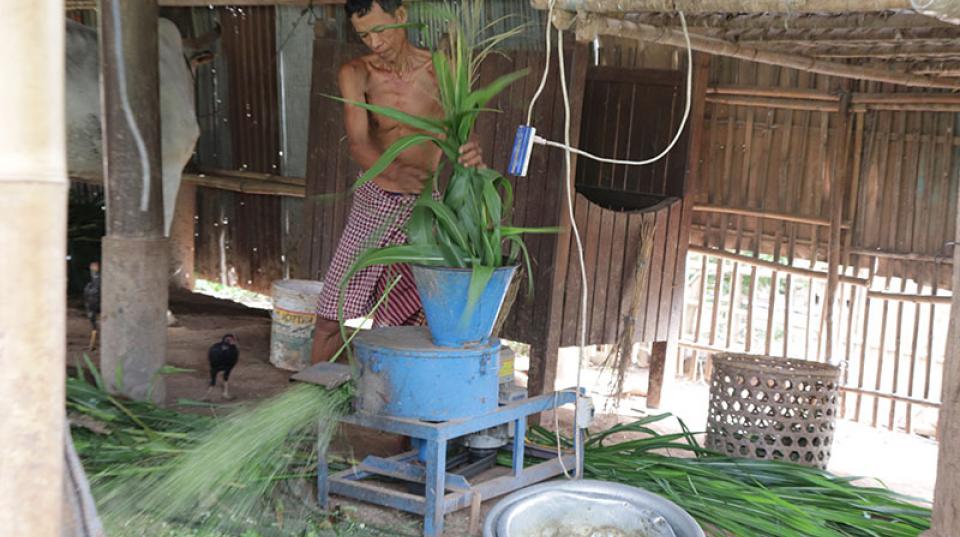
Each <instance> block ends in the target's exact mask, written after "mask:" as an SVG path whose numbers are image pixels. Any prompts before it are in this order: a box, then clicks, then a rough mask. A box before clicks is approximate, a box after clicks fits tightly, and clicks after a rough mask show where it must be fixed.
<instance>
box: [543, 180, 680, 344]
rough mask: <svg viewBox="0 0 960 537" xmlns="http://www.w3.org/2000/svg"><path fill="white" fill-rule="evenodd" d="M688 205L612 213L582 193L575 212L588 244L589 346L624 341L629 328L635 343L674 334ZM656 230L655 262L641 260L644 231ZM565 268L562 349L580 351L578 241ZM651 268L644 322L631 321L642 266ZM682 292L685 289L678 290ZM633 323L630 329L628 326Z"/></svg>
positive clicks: (641, 318) (667, 204)
mask: <svg viewBox="0 0 960 537" xmlns="http://www.w3.org/2000/svg"><path fill="white" fill-rule="evenodd" d="M682 208H683V203H682V202H681V200H679V199H677V198H668V199H667V200H665V201H663V202H661V203H658V204H657V205H655V206H653V207H648V208H646V209H644V210H632V211H623V210H611V209H608V208H606V207H604V206H602V205H600V204H598V203H594V202H592V201H590V200H589V199H588V197H587V196H585V195H583V194H581V193H578V194H577V197H576V207H575V209H574V214H575V218H576V221H577V227H578V229H579V230H580V234H581V236H582V240H583V247H584V261H585V263H586V269H587V282H589V285H588V289H587V292H588V295H587V317H586V327H587V344H588V345H600V344H609V343H615V342H617V341H619V339H620V335H621V334H622V333H623V332H624V330H627V329H628V327H629V326H630V325H632V326H633V329H634V341H637V342H653V341H666V340H667V338H668V337H669V330H670V312H671V306H672V302H673V291H674V289H675V286H674V285H673V278H674V276H675V274H676V272H675V270H674V268H675V266H676V262H677V252H678V249H677V237H678V235H679V227H680V215H681V212H682ZM645 222H647V223H652V224H655V225H656V228H655V232H654V237H653V249H652V253H651V257H650V259H646V260H642V259H640V257H639V252H640V242H641V241H640V237H641V235H640V230H641V228H642V226H643V224H644V223H645ZM569 241H570V242H571V244H570V246H569V248H570V249H571V255H570V257H569V259H568V265H567V268H566V276H567V277H566V284H565V290H566V292H565V293H564V297H563V298H564V300H563V317H562V321H561V322H562V325H563V329H562V332H561V334H562V336H561V339H560V345H561V346H573V345H576V344H577V342H578V338H579V331H578V330H579V329H578V326H579V322H580V294H581V283H580V268H579V261H578V260H577V257H576V255H574V253H573V252H575V250H574V249H575V248H576V246H575V245H574V244H573V238H572V237H570V238H569ZM641 262H644V263H646V264H647V272H646V282H647V284H646V291H645V294H644V297H643V298H642V304H643V306H642V309H641V312H640V316H639V317H638V318H636V319H629V318H628V314H629V312H630V310H629V308H630V305H631V303H632V300H633V293H634V289H635V286H636V280H635V275H636V272H637V268H638V264H639V263H641ZM679 290H680V291H682V290H683V287H682V286H679ZM628 323H629V324H628Z"/></svg>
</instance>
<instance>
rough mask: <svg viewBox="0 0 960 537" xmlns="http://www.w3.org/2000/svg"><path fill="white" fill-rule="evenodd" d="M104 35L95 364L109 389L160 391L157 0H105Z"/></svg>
mask: <svg viewBox="0 0 960 537" xmlns="http://www.w3.org/2000/svg"><path fill="white" fill-rule="evenodd" d="M115 12H116V13H115ZM115 14H116V15H119V17H116V16H115ZM118 19H119V20H118ZM118 29H119V31H120V35H117V30H118ZM118 40H119V41H120V45H121V46H120V49H119V50H118V47H117V44H118V43H117V41H118ZM100 44H101V46H100V68H101V79H102V80H103V103H104V107H103V125H104V129H103V137H104V144H103V146H104V154H105V157H106V174H105V175H106V186H107V189H106V191H107V236H106V237H104V239H103V254H102V255H103V291H102V293H103V295H102V307H101V311H102V314H103V315H102V320H103V338H102V342H103V346H102V350H101V355H100V357H101V358H100V359H101V361H100V365H101V370H102V372H103V376H104V378H105V379H106V381H107V385H108V387H109V388H110V389H111V390H112V391H116V392H122V393H124V394H125V395H128V396H130V397H133V398H135V399H147V398H148V397H149V398H152V399H153V400H155V401H162V400H163V397H164V390H163V381H162V378H161V377H159V376H157V371H158V370H159V369H160V368H161V367H162V366H163V364H164V361H165V359H166V356H165V355H166V347H167V315H166V314H167V296H168V293H169V288H168V283H167V282H168V280H169V258H170V252H169V245H168V243H167V240H166V239H165V238H164V233H163V232H164V229H163V189H162V187H163V184H162V183H163V181H162V175H161V173H160V98H159V95H160V93H159V84H158V79H159V74H158V71H159V68H158V65H159V64H158V61H159V60H158V50H157V2H156V0H123V1H121V0H103V3H102V4H101V9H100ZM118 55H119V56H120V57H119V61H118ZM124 71H125V72H124ZM121 81H125V85H126V88H125V89H126V96H124V95H123V93H124V92H123V91H122V89H121V87H122V86H121ZM125 103H128V104H129V110H128V111H129V115H128V114H127V113H126V112H124V109H125ZM131 119H132V121H131ZM134 124H135V126H136V128H134V127H133V125H134ZM135 133H138V134H139V136H140V137H142V145H139V146H138V144H136V143H135V139H136V134H135ZM141 151H142V152H143V153H145V154H143V153H141ZM144 159H146V161H147V162H146V167H147V169H148V170H149V175H150V180H149V182H148V181H146V180H145V177H144V170H143V161H144ZM144 189H148V191H147V192H144ZM144 197H146V200H147V202H148V203H147V206H146V207H143V206H142V201H143V198H144ZM144 209H145V210H144ZM118 372H120V373H121V374H117V373H118ZM118 378H119V379H121V380H122V385H119V384H118V383H117V382H116V379H118Z"/></svg>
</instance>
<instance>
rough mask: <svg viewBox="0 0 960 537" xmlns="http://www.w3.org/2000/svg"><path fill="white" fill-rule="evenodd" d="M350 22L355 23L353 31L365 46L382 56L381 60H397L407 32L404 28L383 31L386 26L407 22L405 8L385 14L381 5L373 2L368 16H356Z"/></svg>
mask: <svg viewBox="0 0 960 537" xmlns="http://www.w3.org/2000/svg"><path fill="white" fill-rule="evenodd" d="M350 22H351V23H353V29H354V30H356V31H357V35H359V36H360V39H362V40H363V42H364V44H366V45H367V46H368V47H370V50H372V51H373V52H374V54H376V55H377V56H380V59H382V60H384V61H387V62H392V61H394V60H396V58H397V54H398V53H399V52H400V51H401V50H402V49H403V45H404V43H405V42H406V40H407V32H406V30H405V29H403V28H390V29H388V30H384V29H383V27H384V26H388V25H391V24H404V23H406V22H407V12H406V10H405V9H404V8H403V7H400V8H398V9H397V10H396V11H395V12H394V13H393V14H390V13H387V12H385V11H384V10H383V8H381V7H380V4H378V3H377V2H373V5H372V6H371V7H370V11H369V12H367V14H366V15H364V16H362V17H359V16H357V15H354V16H353V17H351V18H350Z"/></svg>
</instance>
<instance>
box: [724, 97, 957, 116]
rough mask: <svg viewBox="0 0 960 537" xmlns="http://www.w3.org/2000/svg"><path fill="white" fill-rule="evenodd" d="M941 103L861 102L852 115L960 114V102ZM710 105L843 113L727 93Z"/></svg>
mask: <svg viewBox="0 0 960 537" xmlns="http://www.w3.org/2000/svg"><path fill="white" fill-rule="evenodd" d="M933 100H934V101H942V102H922V101H920V100H919V99H917V100H912V101H910V100H905V101H902V102H898V101H895V100H890V101H881V100H877V101H868V102H859V103H856V104H854V105H853V106H852V107H851V111H852V112H857V113H863V112H867V111H871V110H877V111H902V112H946V113H957V112H960V101H958V100H948V99H933ZM707 102H710V103H714V104H724V105H728V106H752V107H757V108H776V109H778V110H801V111H810V112H831V113H837V112H839V111H840V105H839V104H838V103H834V102H828V101H825V100H822V99H797V98H791V97H776V96H770V97H768V96H755V95H734V94H725V93H713V94H711V95H708V96H707Z"/></svg>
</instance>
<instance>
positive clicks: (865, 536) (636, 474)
mask: <svg viewBox="0 0 960 537" xmlns="http://www.w3.org/2000/svg"><path fill="white" fill-rule="evenodd" d="M669 416H670V415H669V414H661V415H657V416H650V417H647V418H644V419H641V420H639V421H636V422H633V423H629V424H624V425H618V426H615V427H612V428H610V429H608V430H606V431H604V432H602V433H598V434H594V435H591V436H590V437H589V440H588V441H587V442H586V449H585V457H584V458H585V461H584V473H585V476H586V477H588V478H591V479H600V480H605V481H616V482H619V483H624V484H627V485H631V486H635V487H639V488H641V489H645V490H648V491H651V492H654V493H656V494H660V495H662V496H664V497H666V498H669V499H670V500H671V501H673V502H674V503H676V504H677V505H679V506H680V507H682V508H683V509H684V510H686V511H687V512H689V513H690V514H691V515H692V516H693V517H694V518H695V519H697V521H698V522H699V523H700V524H701V525H702V526H703V527H704V528H705V529H706V530H707V532H708V534H710V535H713V536H716V537H733V536H736V537H769V536H777V537H916V536H917V535H919V534H920V533H922V532H923V531H924V530H926V529H929V527H930V509H929V508H928V507H925V506H921V505H918V503H919V501H918V500H915V499H911V498H906V497H903V496H900V495H899V494H897V493H895V492H893V491H891V490H889V489H887V488H881V487H861V486H856V485H854V484H853V483H854V482H855V481H858V480H860V478H856V477H838V476H834V475H831V474H829V473H827V472H824V471H821V470H818V469H814V468H809V467H806V466H800V465H796V464H792V463H788V462H779V461H755V460H748V459H737V458H731V457H726V456H723V455H720V454H717V453H713V452H711V451H708V450H705V449H703V448H701V447H700V445H699V444H698V443H697V441H696V439H695V438H694V436H693V435H692V434H690V433H689V432H688V431H687V429H686V427H683V432H681V433H676V434H658V433H657V432H656V431H654V430H653V429H651V428H650V424H652V423H654V422H657V421H660V420H663V419H666V418H668V417H669ZM681 426H682V423H681ZM623 433H627V434H629V433H643V434H645V435H649V436H647V437H644V438H639V439H633V440H626V441H624V442H619V443H616V444H607V441H609V440H610V439H611V438H610V437H611V436H613V435H618V434H623ZM531 438H532V439H533V440H535V441H537V442H540V443H543V444H545V445H553V444H554V442H555V441H556V437H555V436H554V433H553V432H551V431H547V430H545V429H542V428H534V429H533V430H532V431H531ZM563 442H566V443H567V445H568V446H569V445H570V443H569V440H566V439H563ZM669 452H680V453H682V454H683V455H685V456H683V457H674V456H669V455H668V454H667V453H669Z"/></svg>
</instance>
